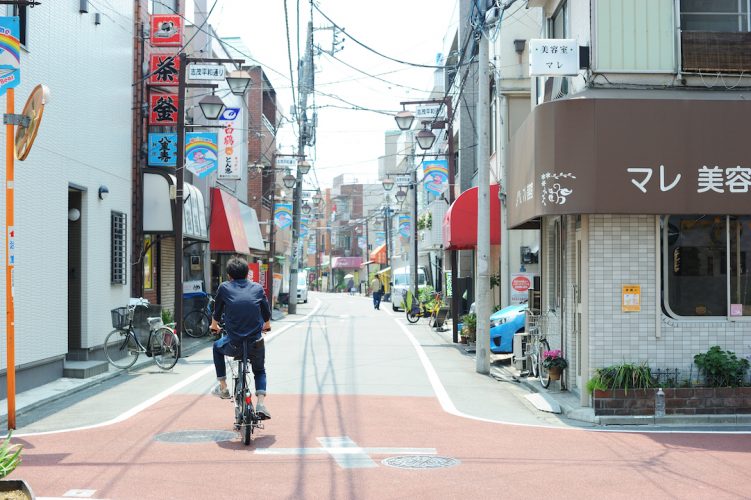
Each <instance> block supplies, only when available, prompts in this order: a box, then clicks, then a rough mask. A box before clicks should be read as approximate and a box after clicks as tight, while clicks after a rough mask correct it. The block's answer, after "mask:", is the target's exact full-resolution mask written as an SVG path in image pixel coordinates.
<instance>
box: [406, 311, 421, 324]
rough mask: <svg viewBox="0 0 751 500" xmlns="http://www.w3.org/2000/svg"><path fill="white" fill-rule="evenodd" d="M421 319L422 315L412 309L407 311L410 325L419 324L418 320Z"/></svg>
mask: <svg viewBox="0 0 751 500" xmlns="http://www.w3.org/2000/svg"><path fill="white" fill-rule="evenodd" d="M419 319H420V315H419V314H418V313H416V312H414V311H412V309H407V321H409V322H410V323H417V320H419Z"/></svg>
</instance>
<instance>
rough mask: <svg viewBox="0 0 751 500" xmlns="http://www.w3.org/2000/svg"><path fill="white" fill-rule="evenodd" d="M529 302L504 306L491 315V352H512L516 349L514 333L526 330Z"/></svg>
mask: <svg viewBox="0 0 751 500" xmlns="http://www.w3.org/2000/svg"><path fill="white" fill-rule="evenodd" d="M526 309H527V304H515V305H512V306H508V307H504V308H503V309H501V310H500V311H496V312H494V313H493V314H492V315H491V316H490V352H492V353H493V354H510V353H512V352H513V351H514V334H516V333H521V332H523V331H524V311H525V310H526Z"/></svg>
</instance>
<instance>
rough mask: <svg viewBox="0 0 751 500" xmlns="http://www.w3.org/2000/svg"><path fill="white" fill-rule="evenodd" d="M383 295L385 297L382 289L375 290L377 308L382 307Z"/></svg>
mask: <svg viewBox="0 0 751 500" xmlns="http://www.w3.org/2000/svg"><path fill="white" fill-rule="evenodd" d="M381 297H383V292H382V291H380V290H379V291H377V292H373V307H375V308H376V309H379V308H380V307H381Z"/></svg>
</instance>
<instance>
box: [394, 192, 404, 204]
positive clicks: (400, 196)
mask: <svg viewBox="0 0 751 500" xmlns="http://www.w3.org/2000/svg"><path fill="white" fill-rule="evenodd" d="M394 196H396V201H398V202H399V203H400V204H402V203H404V200H405V199H406V198H407V192H406V191H403V190H401V189H400V190H399V191H398V192H397V193H396V194H395V195H394Z"/></svg>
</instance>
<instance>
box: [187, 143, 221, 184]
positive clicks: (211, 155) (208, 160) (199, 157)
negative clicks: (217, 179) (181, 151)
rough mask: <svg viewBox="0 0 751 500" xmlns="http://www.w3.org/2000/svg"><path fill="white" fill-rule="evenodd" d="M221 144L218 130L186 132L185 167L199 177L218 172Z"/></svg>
mask: <svg viewBox="0 0 751 500" xmlns="http://www.w3.org/2000/svg"><path fill="white" fill-rule="evenodd" d="M218 162H219V146H218V145H217V133H216V132H188V133H187V134H185V168H187V169H188V170H190V171H191V172H193V174H195V175H197V176H198V177H199V178H204V177H206V176H207V175H209V174H210V173H212V172H216V170H217V167H218Z"/></svg>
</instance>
